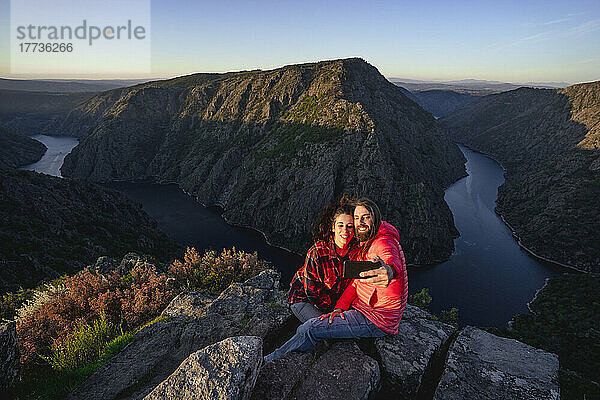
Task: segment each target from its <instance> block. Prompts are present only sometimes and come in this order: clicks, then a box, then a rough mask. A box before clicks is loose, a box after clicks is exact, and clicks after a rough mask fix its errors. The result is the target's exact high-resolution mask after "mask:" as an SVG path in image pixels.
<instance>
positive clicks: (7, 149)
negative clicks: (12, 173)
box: [0, 126, 47, 169]
mask: <svg viewBox="0 0 600 400" xmlns="http://www.w3.org/2000/svg"><path fill="white" fill-rule="evenodd" d="M46 150H47V148H46V146H44V145H43V144H42V143H40V142H38V141H37V140H33V139H30V138H28V137H27V136H23V135H20V134H18V133H16V132H13V131H11V130H9V129H5V128H3V127H1V126H0V168H6V169H13V168H18V167H22V166H23V165H27V164H32V163H34V162H36V161H38V160H39V159H40V158H42V156H43V155H44V153H45V152H46Z"/></svg>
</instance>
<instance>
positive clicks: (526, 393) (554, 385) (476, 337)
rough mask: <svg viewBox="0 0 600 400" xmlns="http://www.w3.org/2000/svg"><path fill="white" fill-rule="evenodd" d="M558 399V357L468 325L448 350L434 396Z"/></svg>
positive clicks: (441, 399) (446, 398) (458, 399)
mask: <svg viewBox="0 0 600 400" xmlns="http://www.w3.org/2000/svg"><path fill="white" fill-rule="evenodd" d="M474 398H477V399H507V400H508V399H511V400H513V399H514V400H534V399H535V400H537V399H548V400H558V399H559V398H560V391H559V385H558V357H557V356H556V355H555V354H550V353H547V352H545V351H543V350H539V349H536V348H534V347H531V346H528V345H526V344H524V343H521V342H518V341H516V340H514V339H507V338H502V337H498V336H495V335H492V334H491V333H488V332H485V331H482V330H481V329H477V328H473V327H466V328H465V329H463V331H462V332H461V333H460V334H459V335H458V338H457V339H456V342H454V344H453V345H452V347H451V349H450V352H449V354H448V360H447V364H446V369H445V370H444V375H443V376H442V379H441V381H440V384H439V386H438V388H437V390H436V392H435V397H434V400H450V399H452V400H462V399H464V400H467V399H474Z"/></svg>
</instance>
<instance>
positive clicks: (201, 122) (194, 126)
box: [62, 59, 464, 263]
mask: <svg viewBox="0 0 600 400" xmlns="http://www.w3.org/2000/svg"><path fill="white" fill-rule="evenodd" d="M81 122H83V124H81ZM63 127H64V129H65V130H66V131H65V133H67V134H71V135H74V136H85V137H84V139H83V140H82V141H81V142H80V144H79V146H77V147H76V148H75V149H74V150H73V152H72V153H71V154H70V155H69V156H67V158H66V159H65V163H64V166H63V168H62V173H63V175H65V176H69V177H75V178H81V179H88V180H92V181H110V180H137V179H153V180H156V181H160V182H177V183H178V184H179V185H180V186H182V187H183V188H184V190H186V191H187V192H189V193H190V194H193V195H194V196H197V198H198V199H199V201H201V202H202V203H204V204H207V205H210V204H218V205H221V206H222V207H223V209H224V216H225V218H226V219H227V220H228V221H230V222H232V223H234V224H238V225H244V226H250V227H253V228H256V229H259V230H261V231H263V232H265V233H266V235H267V237H268V238H269V240H270V241H271V242H272V243H275V244H278V245H283V246H286V247H288V248H291V249H293V250H296V251H299V252H304V251H306V248H307V247H308V246H309V245H310V241H311V240H310V237H309V231H310V229H309V226H310V223H311V221H312V219H313V216H314V215H315V214H316V213H317V212H318V211H319V210H321V209H322V208H323V206H324V205H325V204H327V203H328V202H330V201H331V200H332V199H333V198H334V197H335V196H337V195H339V194H341V193H343V192H349V193H351V194H354V195H368V196H370V197H372V198H373V199H374V200H376V201H377V202H378V204H379V205H380V206H381V208H382V211H383V213H384V215H385V217H386V219H387V220H388V221H390V222H392V223H393V224H394V225H395V226H396V227H397V228H398V229H399V231H400V233H401V238H402V245H403V247H404V248H405V253H406V254H407V257H408V259H409V261H411V262H414V263H426V262H431V261H433V260H438V259H442V258H445V257H448V256H449V255H450V253H451V251H452V248H453V243H452V238H453V237H455V236H457V232H456V230H455V228H454V225H453V221H452V215H451V212H450V210H449V209H448V207H447V205H446V203H445V202H444V200H443V189H444V188H445V187H446V186H448V185H450V184H451V183H452V182H454V181H455V180H456V179H458V178H459V177H461V176H462V175H463V174H464V167H463V163H464V159H463V157H462V154H461V153H460V151H459V150H458V148H457V147H456V146H455V145H453V144H452V143H450V142H449V141H448V140H447V139H446V137H445V134H444V132H443V131H442V129H441V128H439V126H438V125H437V124H436V122H435V120H434V119H433V118H432V117H431V115H429V114H428V113H427V112H425V111H424V110H423V109H422V108H420V107H419V106H418V105H417V104H415V103H414V102H413V101H411V100H409V99H408V98H407V97H406V96H405V95H404V94H403V93H402V90H401V89H400V88H398V87H396V86H395V85H393V84H391V83H390V82H388V81H387V80H386V79H385V78H384V77H383V76H382V75H381V74H379V72H378V71H377V70H376V69H375V68H374V67H372V66H371V65H369V64H367V63H366V62H364V61H363V60H360V59H346V60H336V61H327V62H320V63H316V64H302V65H292V66H287V67H283V68H279V69H276V70H272V71H251V72H239V73H227V74H196V75H190V76H184V77H180V78H175V79H172V80H168V81H161V82H154V83H148V84H143V85H138V86H134V87H131V88H126V89H121V90H113V91H110V92H105V93H103V94H101V95H98V96H96V97H94V98H92V99H91V100H90V101H88V102H86V103H84V104H82V105H81V106H80V107H78V108H76V109H75V110H73V111H72V113H71V115H70V116H69V118H67V120H66V121H65V122H64V124H63Z"/></svg>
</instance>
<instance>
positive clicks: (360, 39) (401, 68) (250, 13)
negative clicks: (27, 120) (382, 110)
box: [0, 0, 600, 84]
mask: <svg viewBox="0 0 600 400" xmlns="http://www.w3.org/2000/svg"><path fill="white" fill-rule="evenodd" d="M53 7H58V6H55V5H53ZM0 15H2V16H3V17H1V18H0V31H1V32H3V33H5V34H4V35H2V36H1V38H0V76H2V77H3V78H5V79H27V80H31V79H35V80H48V79H60V80H83V79H91V80H113V79H119V80H126V79H144V80H157V79H170V78H173V77H178V76H183V75H190V74H194V73H225V72H235V71H244V70H246V71H247V70H254V69H261V70H271V69H274V68H279V67H282V66H285V65H292V64H301V63H310V62H318V61H323V60H331V59H340V58H351V57H360V58H362V59H364V60H366V61H367V62H368V63H369V64H371V65H373V66H375V67H376V68H377V69H378V70H379V71H380V72H381V74H382V75H384V76H385V77H386V78H388V79H405V80H419V81H428V82H436V81H439V82H441V81H457V80H466V79H475V80H486V81H498V82H503V83H514V84H524V83H532V82H536V83H537V82H554V83H568V84H576V83H583V82H591V81H597V80H599V79H600V73H599V72H598V71H600V56H596V55H595V54H600V41H598V40H596V39H597V36H598V33H599V32H600V19H599V18H594V17H593V16H595V15H600V3H598V2H594V1H586V0H579V1H575V2H572V3H568V4H547V3H545V2H542V1H532V2H526V3H523V2H516V1H513V2H507V3H503V4H497V3H496V2H480V3H477V4H470V3H468V2H455V3H452V4H447V3H444V2H436V3H435V4H433V5H432V4H428V5H421V4H397V3H396V2H389V1H386V2H380V3H378V4H377V5H373V4H363V3H361V2H357V1H349V2H330V3H326V4H322V3H319V2H316V1H308V2H304V3H302V4H279V3H275V2H273V1H272V0H263V1H261V2H260V4H259V3H252V4H248V3H247V2H239V1H230V2H228V3H227V4H220V3H219V4H215V3H207V2H200V3H193V4H188V3H187V2H185V1H180V2H177V3H165V2H161V1H158V0H155V1H152V2H151V20H152V25H151V27H152V28H151V32H152V37H151V72H150V73H143V74H136V73H131V72H130V73H127V74H120V73H112V74H107V73H97V72H95V71H94V65H90V66H89V70H88V72H87V73H58V74H57V73H46V74H44V73H37V74H16V73H11V71H10V54H9V53H10V43H9V41H10V37H11V33H12V32H11V30H10V20H9V19H10V18H9V17H8V16H9V15H10V0H0ZM105 62H106V63H107V64H110V63H112V60H111V59H110V57H109V59H107V60H106V61H105ZM113 64H114V63H113Z"/></svg>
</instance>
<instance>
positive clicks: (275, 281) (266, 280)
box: [245, 269, 281, 290]
mask: <svg viewBox="0 0 600 400" xmlns="http://www.w3.org/2000/svg"><path fill="white" fill-rule="evenodd" d="M280 280H281V275H279V273H278V272H277V271H275V270H272V269H268V270H266V271H262V272H261V273H260V274H258V275H256V276H255V277H253V278H250V279H248V280H247V281H246V282H245V284H246V285H249V286H253V287H255V288H258V289H272V290H279V281H280Z"/></svg>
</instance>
